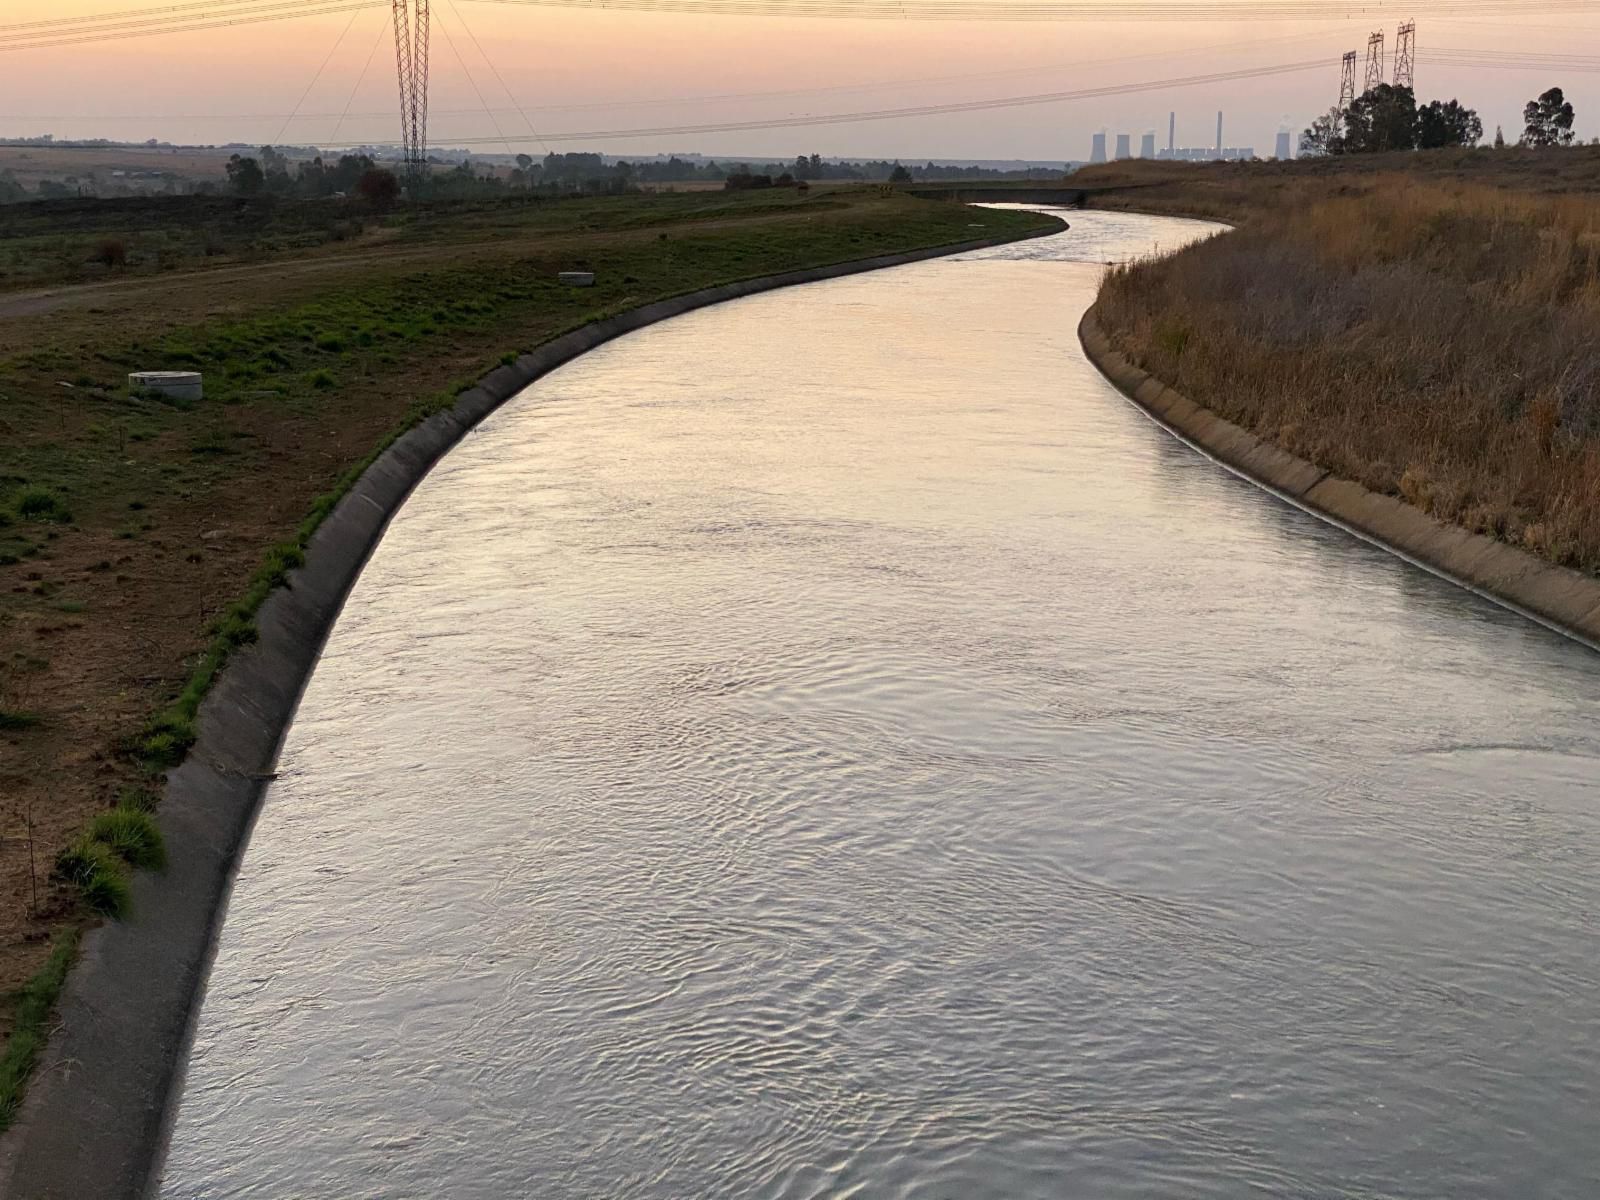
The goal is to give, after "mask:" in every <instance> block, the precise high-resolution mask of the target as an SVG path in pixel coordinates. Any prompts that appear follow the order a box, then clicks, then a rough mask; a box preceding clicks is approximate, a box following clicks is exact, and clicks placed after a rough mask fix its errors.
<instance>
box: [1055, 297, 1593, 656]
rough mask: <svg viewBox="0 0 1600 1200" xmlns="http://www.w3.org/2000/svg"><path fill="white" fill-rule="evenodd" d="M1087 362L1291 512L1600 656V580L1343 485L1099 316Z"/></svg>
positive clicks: (1091, 318) (1083, 330)
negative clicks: (1175, 381) (1157, 366)
mask: <svg viewBox="0 0 1600 1200" xmlns="http://www.w3.org/2000/svg"><path fill="white" fill-rule="evenodd" d="M1078 337H1079V340H1080V341H1081V342H1082V343H1083V348H1084V352H1085V353H1086V354H1087V355H1088V357H1089V360H1090V361H1091V362H1092V363H1094V365H1095V366H1096V367H1098V368H1099V370H1100V372H1101V373H1102V374H1103V375H1104V376H1105V377H1106V378H1107V379H1109V380H1110V381H1111V382H1112V383H1113V384H1115V385H1116V387H1117V389H1118V390H1119V391H1121V392H1122V393H1123V394H1124V395H1125V396H1127V397H1128V399H1129V400H1131V401H1132V402H1133V403H1134V404H1136V405H1137V406H1138V407H1139V408H1141V409H1142V410H1143V411H1144V412H1145V413H1146V414H1148V415H1149V416H1150V417H1151V418H1152V419H1153V420H1155V421H1156V422H1157V423H1158V424H1159V425H1161V426H1162V427H1164V428H1165V429H1167V430H1169V431H1170V432H1172V433H1174V434H1176V435H1177V436H1178V437H1179V438H1181V439H1182V440H1183V441H1185V442H1188V443H1189V444H1190V445H1192V446H1194V447H1195V448H1196V449H1198V450H1200V451H1201V452H1202V453H1204V454H1205V455H1207V456H1208V457H1210V458H1212V459H1214V460H1216V461H1217V462H1219V463H1221V464H1222V465H1223V466H1225V467H1227V468H1229V469H1230V470H1232V471H1234V472H1236V473H1237V474H1240V475H1242V476H1244V477H1245V478H1246V479H1249V480H1251V481H1252V482H1254V483H1256V484H1259V485H1260V486H1262V487H1265V488H1266V489H1267V490H1269V491H1271V492H1273V493H1275V494H1277V495H1279V496H1281V497H1283V498H1284V499H1286V500H1288V501H1289V502H1290V503H1292V504H1295V505H1297V506H1299V507H1301V508H1304V509H1306V510H1307V511H1308V512H1311V513H1313V514H1315V515H1317V516H1319V517H1322V518H1323V519H1324V520H1327V521H1330V522H1332V523H1333V524H1335V525H1338V526H1341V527H1342V528H1344V529H1347V530H1349V531H1350V532H1352V533H1354V534H1356V535H1357V536H1359V537H1361V538H1364V539H1366V540H1368V541H1371V542H1373V543H1375V544H1377V545H1379V546H1382V547H1383V548H1384V549H1386V550H1389V551H1391V552H1393V553H1395V554H1397V555H1399V556H1400V557H1401V558H1404V559H1407V560H1408V561H1411V562H1413V563H1415V564H1417V565H1418V566H1421V567H1424V568H1426V569H1427V570H1429V571H1432V572H1434V573H1435V574H1438V575H1441V576H1443V577H1444V578H1446V579H1449V580H1450V581H1451V582H1453V583H1456V584H1459V585H1460V586H1462V587H1465V588H1467V589H1469V590H1471V591H1473V592H1477V593H1478V594H1480V595H1483V596H1485V597H1487V598H1489V599H1491V600H1494V601H1496V602H1497V603H1500V604H1503V605H1505V606H1506V607H1508V608H1510V609H1512V610H1514V611H1516V612H1519V613H1521V614H1522V615H1524V616H1526V617H1529V618H1531V619H1532V620H1535V621H1538V622H1540V623H1541V624H1543V625H1546V626H1549V627H1550V628H1552V629H1555V630H1557V631H1559V632H1561V633H1564V634H1566V635H1567V636H1569V637H1572V638H1574V639H1575V640H1577V641H1580V642H1582V643H1584V644H1585V645H1587V646H1589V647H1590V648H1592V649H1596V650H1600V580H1596V579H1593V578H1591V577H1590V576H1587V575H1584V574H1582V573H1581V572H1578V571H1574V570H1571V569H1569V568H1567V567H1561V566H1556V565H1554V564H1551V563H1548V562H1545V561H1544V560H1542V559H1540V558H1538V557H1536V556H1535V555H1533V554H1531V553H1529V552H1528V551H1526V550H1522V549H1519V548H1517V547H1515V546H1511V545H1508V544H1507V543H1505V542H1500V541H1496V540H1495V539H1494V538H1491V537H1488V536H1486V535H1484V534H1480V533H1472V532H1469V531H1468V530H1466V529H1463V528H1461V527H1460V526H1458V525H1451V524H1447V523H1445V522H1443V521H1440V520H1438V519H1436V518H1434V517H1431V516H1429V515H1428V514H1427V513H1424V512H1423V511H1421V510H1420V509H1418V508H1415V507H1413V506H1412V505H1410V504H1407V503H1405V502H1404V501H1402V500H1397V499H1395V498H1394V497H1393V496H1385V495H1382V494H1380V493H1378V492H1374V491H1371V490H1369V489H1368V488H1366V487H1363V486H1362V485H1361V484H1359V483H1355V482H1353V481H1351V480H1348V479H1339V478H1336V477H1334V476H1333V475H1332V474H1331V473H1330V472H1328V471H1324V470H1322V469H1321V468H1319V467H1317V466H1316V465H1315V464H1313V463H1310V462H1307V461H1306V460H1305V459H1303V458H1300V457H1298V456H1296V455H1294V454H1291V453H1289V452H1288V451H1286V450H1284V449H1282V448H1281V447H1278V446H1274V445H1272V444H1271V443H1270V442H1267V441H1264V440H1263V439H1261V438H1259V437H1257V436H1256V435H1255V434H1253V433H1251V432H1250V431H1249V430H1247V429H1243V428H1241V427H1240V426H1238V425H1235V424H1234V423H1233V422H1231V421H1228V420H1225V419H1223V418H1222V417H1220V416H1218V415H1216V414H1215V413H1213V412H1211V411H1210V410H1209V409H1206V408H1203V407H1201V406H1200V405H1198V404H1196V403H1195V402H1194V401H1192V400H1190V399H1189V398H1188V397H1187V396H1185V395H1183V394H1182V393H1181V392H1179V391H1177V390H1175V389H1173V388H1171V387H1169V386H1167V384H1165V383H1164V382H1162V381H1161V380H1160V379H1157V378H1156V377H1155V376H1154V375H1151V374H1150V373H1149V372H1147V371H1145V370H1143V369H1141V368H1140V367H1138V366H1136V365H1134V364H1133V363H1132V362H1130V361H1129V360H1128V359H1127V358H1126V357H1125V356H1124V355H1123V354H1122V353H1120V352H1119V351H1118V350H1117V349H1116V348H1115V347H1114V346H1113V345H1112V344H1111V340H1110V339H1109V338H1108V337H1107V336H1106V334H1105V331H1104V330H1103V329H1102V328H1101V326H1100V321H1099V318H1098V317H1097V315H1096V313H1095V309H1094V308H1093V307H1091V308H1090V309H1089V311H1088V312H1086V313H1085V314H1084V316H1083V320H1082V321H1081V322H1080V323H1079V326H1078Z"/></svg>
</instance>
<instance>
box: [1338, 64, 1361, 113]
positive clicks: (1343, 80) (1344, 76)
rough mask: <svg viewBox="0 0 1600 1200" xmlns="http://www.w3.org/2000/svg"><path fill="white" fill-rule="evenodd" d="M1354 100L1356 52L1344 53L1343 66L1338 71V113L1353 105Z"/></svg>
mask: <svg viewBox="0 0 1600 1200" xmlns="http://www.w3.org/2000/svg"><path fill="white" fill-rule="evenodd" d="M1355 98H1356V52H1355V51H1354V50H1347V51H1345V55H1344V65H1343V66H1342V68H1341V69H1340V71H1339V107H1338V109H1337V111H1338V112H1344V111H1345V110H1346V109H1347V108H1349V107H1350V105H1352V104H1353V103H1355Z"/></svg>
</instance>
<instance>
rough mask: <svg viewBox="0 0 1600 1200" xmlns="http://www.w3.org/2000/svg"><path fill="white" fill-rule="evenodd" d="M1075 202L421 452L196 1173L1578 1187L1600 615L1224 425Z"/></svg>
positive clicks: (219, 1039) (600, 365) (280, 845)
mask: <svg viewBox="0 0 1600 1200" xmlns="http://www.w3.org/2000/svg"><path fill="white" fill-rule="evenodd" d="M1073 221H1074V224H1073V228H1072V230H1071V231H1070V232H1069V233H1067V234H1065V235H1062V236H1060V237H1057V238H1053V239H1048V240H1041V241H1035V242H1030V243H1025V244H1023V245H1021V246H1018V247H1014V248H1007V249H1001V250H995V251H986V252H982V253H978V254H970V255H966V256H963V257H961V258H959V259H955V260H945V261H937V262H930V263H925V264H920V265H916V266H911V267H906V268H901V269H897V270H894V271H889V272H883V273H879V274H874V275H868V276H862V277H857V278H851V279H843V280H838V281H834V282H830V283H825V284H820V285H816V286H811V287H805V288H798V289H793V290H789V291H784V292H778V293H773V294H770V295H765V296H761V297H756V298H753V299H749V300H744V301H740V302H738V303H735V304H730V305H726V306H723V307H720V308H716V309H711V310H707V311H704V312H700V313H696V314H692V315H690V316H688V317H684V318H682V319H680V320H677V321H673V322H670V323H668V324H665V325H661V326H657V327H655V328H652V329H649V330H645V331H643V332H641V333H639V334H636V335H633V336H631V337H628V338H626V339H624V340H622V341H619V342H616V343H614V344H612V345H610V346H608V347H605V348H603V349H601V350H599V351H596V352H595V353H593V354H591V355H589V356H587V357H586V358H584V359H582V360H581V361H579V362H577V363H574V364H572V365H571V366H569V367H567V368H565V369H563V370H561V371H559V372H557V373H556V374H554V375H551V376H550V377H548V378H547V379H545V380H543V381H541V382H540V383H539V384H538V385H536V386H535V387H533V388H532V389H530V390H529V392H528V393H527V394H526V395H525V396H523V397H522V398H521V399H520V400H518V401H516V402H515V403H513V404H511V405H510V406H508V407H507V408H506V409H505V410H504V411H502V412H501V413H499V414H497V415H496V416H494V417H493V418H491V420H490V421H489V422H488V423H487V424H486V425H485V427H484V428H483V429H482V430H481V431H480V432H479V433H478V434H477V435H475V436H474V437H472V438H470V439H469V440H468V441H467V442H466V443H465V444H464V445H463V446H461V447H460V448H459V449H458V450H457V451H456V452H454V453H453V454H452V455H451V456H450V457H449V458H448V459H447V460H446V461H445V462H444V463H443V464H442V465H441V466H440V468H439V469H438V470H437V471H436V472H435V473H434V475H433V476H432V477H431V478H430V479H429V480H428V481H427V482H426V483H425V484H424V485H423V486H422V487H421V488H420V489H419V490H418V492H417V494H416V496H415V497H414V498H413V499H412V500H411V502H410V503H409V504H408V506H407V508H406V510H405V512H404V513H403V514H402V515H401V517H400V519H399V520H397V521H396V523H395V525H394V527H393V529H392V530H391V531H390V533H389V535H388V537H387V539H386V540H385V542H384V544H383V546H382V547H381V549H380V550H379V552H378V553H377V555H376V556H375V557H374V559H373V561H372V563H371V565H370V566H369V567H368V569H367V572H366V574H365V576H364V577H363V579H362V581H361V584H360V586H359V588H358V589H357V591H356V594H355V595H354V597H353V598H352V600H351V603H350V605H349V607H348V609H347V611H346V612H345V614H344V615H343V617H342V618H341V620H340V623H339V626H338V628H337V630H336V631H335V633H334V636H333V638H332V640H331V642H330V644H329V646H328V651H327V654H326V656H325V658H324V660H323V661H322V663H321V665H320V666H319V668H318V671H317V675H316V678H315V679H314V680H313V682H312V684H311V687H310V690H309V691H308V693H307V696H306V699H305V703H304V705H303V707H302V710H301V713H300V716H299V719H298V721H297V723H296V725H295V727H294V730H293V731H292V733H291V736H290V739H289V744H288V746H287V748H286V750H285V754H284V761H283V775H282V777H281V778H280V779H279V781H278V782H277V783H276V784H274V786H273V789H272V793H271V795H270V797H269V799H268V802H267V805H266V808H265V811H264V813H263V816H262V819H261V822H260V826H259V828H258V829H257V831H256V834H255V838H254V840H253V842H252V843H251V846H250V849H249V853H248V855H247V857H246V861H245V863H244V868H243V871H242V874H241V877H240V879H239V884H238V888H237V891H236V894H235V897H234V901H233V906H232V910H231V912H230V915H229V919H228V923H227V926H226V928H225V930H224V932H223V937H222V944H221V947H220V950H219V953H218V956H217V963H216V968H215V971H214V973H213V978H212V981H211V985H210V993H209V995H208V997H207V1000H206V1004H205V1008H204V1011H203V1013H202V1016H201V1021H200V1028H199V1031H198V1035H197V1040H196V1044H195V1049H194V1054H193V1059H192V1062H191V1064H190V1067H189V1074H188V1081H187V1089H186V1095H185V1098H184V1102H183V1106H182V1109H181V1111H180V1114H179V1118H178V1121H177V1125H176V1130H175V1133H174V1138H173V1144H172V1148H171V1154H170V1159H169V1162H168V1166H167V1173H166V1177H165V1184H164V1192H163V1194H164V1195H166V1196H168V1197H186V1198H187V1197H217V1196H253V1197H257V1196H258V1197H274V1198H276V1197H284V1196H339V1197H358V1196H359V1197H378V1196H384V1197H389V1196H396V1197H398V1196H450V1197H504V1196H513V1195H516V1196H521V1195H528V1196H541V1197H555V1196H571V1197H599V1196H605V1197H719V1196H725V1197H735V1196H737V1197H745V1196H764V1197H821V1196H845V1195H858V1196H871V1197H881V1196H919V1197H923V1196H925V1197H977V1196H996V1197H1002V1196H1004V1197H1012V1196H1039V1197H1046V1196H1048V1197H1057V1196H1094V1197H1118V1196H1128V1197H1133V1196H1138V1197H1149V1196H1173V1197H1191V1196H1219V1197H1221V1196H1226V1197H1236V1196H1239V1195H1242V1194H1246V1193H1249V1192H1252V1191H1254V1192H1258V1193H1265V1194H1272V1195H1295V1196H1318V1197H1323V1196H1374V1195H1384V1196H1416V1197H1421V1196H1484V1197H1489V1196H1509V1195H1540V1196H1572V1197H1577V1196H1589V1195H1593V1194H1595V1191H1596V1188H1597V1185H1600V1169H1597V1156H1596V1152H1595V1140H1594V1139H1595V1133H1596V1128H1595V1116H1594V1114H1595V1112H1596V1111H1597V1106H1596V1095H1595V1092H1596V1084H1597V1081H1600V1063H1597V1055H1600V1028H1597V1021H1600V1016H1597V1014H1600V1008H1597V1006H1596V1005H1595V1003H1594V997H1595V995H1596V994H1597V988H1600V964H1597V962H1596V956H1595V954H1594V914H1595V912H1596V909H1597V902H1600V871H1597V870H1596V867H1597V865H1600V864H1597V858H1600V853H1597V852H1600V829H1597V822H1596V816H1595V803H1594V801H1595V795H1594V788H1593V785H1592V780H1593V778H1594V774H1595V765H1596V756H1597V755H1600V737H1597V734H1596V731H1595V728H1594V725H1593V721H1592V714H1593V712H1594V711H1595V704H1596V702H1597V701H1600V669H1597V660H1596V659H1595V658H1594V657H1593V656H1592V655H1590V654H1589V653H1588V652H1586V651H1583V650H1581V649H1580V648H1578V647H1576V646H1573V645H1570V644H1568V643H1565V642H1563V641H1561V640H1559V639H1558V638H1556V637H1555V636H1554V635H1551V634H1549V633H1547V632H1545V631H1543V630H1541V629H1539V628H1537V627H1535V626H1532V625H1529V624H1527V623H1526V622H1523V621H1521V620H1519V619H1517V618H1515V617H1513V616H1510V615H1508V614H1505V613H1503V612H1500V611H1499V610H1496V609H1494V608H1492V607H1491V606H1489V605H1487V604H1485V603H1484V602H1481V601H1479V600H1477V599H1475V598H1474V597H1472V596H1470V595H1467V594H1465V593H1462V592H1459V591H1456V590H1454V589H1451V588H1450V587H1448V586H1447V585H1445V584H1442V583H1440V582H1438V581H1436V580H1433V579H1431V578H1430V577H1428V576H1426V575H1423V574H1422V573H1420V572H1418V571H1415V570H1413V569H1412V568H1410V567H1407V566H1405V565H1404V564H1401V563H1398V562H1397V561H1395V560H1393V559H1390V558H1388V557H1386V556H1384V555H1383V554H1381V553H1380V552H1378V551H1376V550H1374V549H1373V548H1371V547H1369V546H1366V545H1363V544H1361V543H1359V542H1357V541H1355V540H1353V539H1351V538H1349V537H1347V536H1345V535H1343V534H1341V533H1339V532H1338V531H1336V530H1333V529H1330V528H1328V527H1326V526H1323V525H1320V524H1318V523H1317V522H1316V521H1314V520H1312V519H1311V518H1309V517H1307V516H1305V515H1304V514H1302V513H1299V512H1297V511H1295V510H1292V509H1289V508H1287V507H1285V506H1282V505H1281V504H1279V503H1278V502H1277V501H1275V500H1273V499H1272V498H1270V497H1268V496H1266V495H1264V494H1263V493H1261V492H1259V491H1257V490H1255V489H1254V488H1251V487H1249V486H1248V485H1246V484H1243V483H1241V482H1240V481H1238V480H1236V479H1234V478H1232V477H1230V476H1228V475H1227V474H1225V473H1224V472H1222V471H1221V470H1219V469H1218V468H1216V467H1215V466H1213V465H1212V464H1210V463H1208V462H1206V461H1205V460H1204V459H1202V458H1200V457H1199V456H1197V455H1195V454H1193V453H1192V452H1190V451H1187V450H1185V449H1182V448H1181V447H1178V446H1177V444H1176V443H1174V442H1172V441H1171V440H1170V439H1168V438H1167V436H1166V435H1165V434H1163V433H1162V432H1161V431H1160V430H1158V429H1157V428H1156V427H1155V426H1154V425H1152V424H1151V423H1150V422H1149V421H1148V420H1146V419H1145V418H1144V417H1143V415H1142V414H1140V413H1139V412H1138V411H1137V410H1135V409H1134V408H1132V407H1131V406H1129V405H1128V404H1127V403H1126V402H1124V401H1123V400H1122V399H1121V398H1119V397H1118V396H1117V394H1116V393H1115V392H1114V391H1113V390H1112V389H1111V388H1110V387H1109V386H1108V385H1107V384H1106V383H1105V382H1103V381H1102V380H1101V379H1100V378H1099V377H1098V376H1097V375H1096V374H1095V372H1094V371H1093V370H1092V369H1091V368H1090V367H1089V366H1088V365H1087V364H1086V363H1085V362H1084V360H1083V358H1082V356H1081V353H1080V351H1079V348H1078V345H1077V342H1076V337H1075V332H1074V331H1075V326H1076V322H1077V318H1078V316H1079V314H1080V313H1081V311H1082V309H1083V307H1084V306H1085V305H1086V304H1087V303H1088V302H1089V300H1090V298H1091V297H1092V294H1093V291H1094V287H1095V282H1096V277H1097V273H1098V270H1099V269H1100V268H1099V267H1098V266H1097V265H1096V264H1099V263H1103V262H1105V261H1107V260H1109V259H1114V258H1119V257H1125V256H1127V255H1128V254H1132V253H1138V252H1142V251H1144V250H1146V249H1148V248H1149V247H1150V246H1151V245H1152V244H1153V243H1155V242H1160V243H1162V244H1164V245H1172V244H1175V243H1176V242H1178V241H1179V240H1181V239H1183V238H1186V237H1191V236H1194V235H1195V234H1196V233H1197V232H1203V231H1204V229H1205V227H1203V226H1194V225H1190V224H1186V223H1183V222H1175V221H1160V220H1154V219H1150V218H1139V217H1130V216H1119V215H1114V214H1093V213H1080V214H1076V215H1075V216H1074V218H1073Z"/></svg>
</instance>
